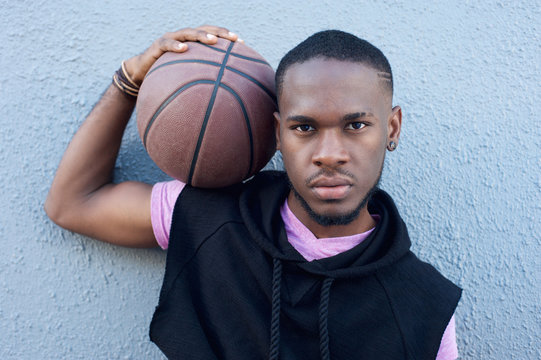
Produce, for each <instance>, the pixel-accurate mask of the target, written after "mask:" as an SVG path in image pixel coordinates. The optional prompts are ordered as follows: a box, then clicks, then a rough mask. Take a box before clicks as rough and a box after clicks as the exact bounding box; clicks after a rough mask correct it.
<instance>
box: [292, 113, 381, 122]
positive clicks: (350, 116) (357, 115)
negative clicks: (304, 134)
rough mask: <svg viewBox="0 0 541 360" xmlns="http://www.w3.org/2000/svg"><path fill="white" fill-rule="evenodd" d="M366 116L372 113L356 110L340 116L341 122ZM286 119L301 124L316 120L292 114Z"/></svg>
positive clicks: (371, 115)
mask: <svg viewBox="0 0 541 360" xmlns="http://www.w3.org/2000/svg"><path fill="white" fill-rule="evenodd" d="M367 117H374V114H372V113H367V112H356V113H351V114H346V115H344V116H343V117H342V121H343V122H350V121H353V120H359V119H362V118H367ZM286 120H287V121H293V122H298V123H303V124H311V123H315V122H316V120H315V119H314V118H312V117H310V116H305V115H292V116H288V117H287V119H286Z"/></svg>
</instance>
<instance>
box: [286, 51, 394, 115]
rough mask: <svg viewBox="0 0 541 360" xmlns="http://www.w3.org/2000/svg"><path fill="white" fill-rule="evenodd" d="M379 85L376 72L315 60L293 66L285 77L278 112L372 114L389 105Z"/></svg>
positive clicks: (379, 79) (359, 66) (321, 59)
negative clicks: (364, 112)
mask: <svg viewBox="0 0 541 360" xmlns="http://www.w3.org/2000/svg"><path fill="white" fill-rule="evenodd" d="M381 81H383V80H382V79H381V77H380V75H378V71H377V70H375V69H374V68H372V67H369V66H367V65H365V64H362V63H356V62H350V61H340V60H335V59H327V58H316V59H311V60H309V61H306V62H304V63H299V64H294V65H291V67H290V68H289V69H288V70H287V71H286V73H285V74H284V79H283V85H282V93H281V96H280V104H279V106H280V111H281V112H283V111H284V110H286V111H288V110H292V111H295V112H298V111H302V112H305V111H307V110H309V109H325V108H330V107H332V108H336V107H340V108H343V109H344V111H346V110H355V111H358V110H363V111H371V112H374V111H376V109H377V108H378V107H380V106H385V105H386V102H387V101H388V100H387V96H386V94H385V91H384V87H383V86H382V84H381ZM360 108H362V109H360Z"/></svg>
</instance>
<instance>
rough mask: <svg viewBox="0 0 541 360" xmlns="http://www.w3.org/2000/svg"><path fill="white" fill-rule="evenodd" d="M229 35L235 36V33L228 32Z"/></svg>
mask: <svg viewBox="0 0 541 360" xmlns="http://www.w3.org/2000/svg"><path fill="white" fill-rule="evenodd" d="M229 36H237V34H235V33H234V32H231V31H230V32H229Z"/></svg>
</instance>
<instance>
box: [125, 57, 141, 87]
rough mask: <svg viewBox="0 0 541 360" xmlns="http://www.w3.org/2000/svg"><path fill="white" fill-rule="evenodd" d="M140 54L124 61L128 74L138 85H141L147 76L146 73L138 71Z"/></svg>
mask: <svg viewBox="0 0 541 360" xmlns="http://www.w3.org/2000/svg"><path fill="white" fill-rule="evenodd" d="M138 57H139V56H134V57H132V58H129V59H128V60H126V61H124V66H125V67H124V68H125V70H126V74H127V75H128V76H129V77H130V79H131V80H133V82H134V83H135V84H136V85H137V86H141V84H142V83H143V79H144V78H145V75H146V73H142V72H141V71H137V69H138V67H137V62H138Z"/></svg>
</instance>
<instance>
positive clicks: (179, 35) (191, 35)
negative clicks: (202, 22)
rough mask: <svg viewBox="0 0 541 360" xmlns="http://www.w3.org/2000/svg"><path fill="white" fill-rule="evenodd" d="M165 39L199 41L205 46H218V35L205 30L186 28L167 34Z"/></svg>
mask: <svg viewBox="0 0 541 360" xmlns="http://www.w3.org/2000/svg"><path fill="white" fill-rule="evenodd" d="M164 37H165V38H170V39H174V40H177V41H181V42H184V41H199V42H202V43H204V44H216V42H217V41H218V38H217V36H216V35H214V34H212V33H209V32H207V31H206V30H203V29H199V28H197V29H192V28H186V29H182V30H179V31H176V32H173V33H167V34H166V35H164Z"/></svg>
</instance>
